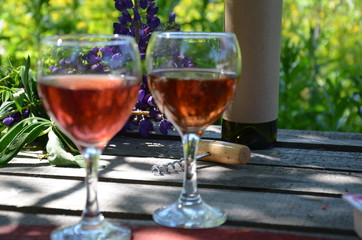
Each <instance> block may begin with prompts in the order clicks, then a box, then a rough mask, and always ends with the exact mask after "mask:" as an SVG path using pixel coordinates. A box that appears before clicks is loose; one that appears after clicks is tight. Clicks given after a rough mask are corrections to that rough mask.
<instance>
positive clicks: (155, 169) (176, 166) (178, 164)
mask: <svg viewBox="0 0 362 240" xmlns="http://www.w3.org/2000/svg"><path fill="white" fill-rule="evenodd" d="M210 155H211V154H210V153H209V152H206V153H204V154H200V155H198V156H196V160H198V159H200V158H203V157H206V156H210ZM184 160H185V159H184V158H181V159H179V160H176V161H172V162H168V163H164V164H158V165H153V166H152V168H151V172H152V173H153V175H161V176H162V175H164V174H165V173H166V174H171V173H172V172H182V171H183V170H184V163H183V162H184Z"/></svg>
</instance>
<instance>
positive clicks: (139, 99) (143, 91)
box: [138, 89, 146, 102]
mask: <svg viewBox="0 0 362 240" xmlns="http://www.w3.org/2000/svg"><path fill="white" fill-rule="evenodd" d="M145 94H146V93H145V90H144V89H141V90H139V91H138V101H139V102H141V101H142V100H143V98H144V97H145Z"/></svg>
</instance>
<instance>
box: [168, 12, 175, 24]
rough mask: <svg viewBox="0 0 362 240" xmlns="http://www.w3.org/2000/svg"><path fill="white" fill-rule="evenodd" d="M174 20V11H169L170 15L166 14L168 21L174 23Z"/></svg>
mask: <svg viewBox="0 0 362 240" xmlns="http://www.w3.org/2000/svg"><path fill="white" fill-rule="evenodd" d="M175 21H176V13H175V12H171V13H170V15H169V16H168V23H170V24H171V23H174V22H175Z"/></svg>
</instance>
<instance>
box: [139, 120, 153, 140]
mask: <svg viewBox="0 0 362 240" xmlns="http://www.w3.org/2000/svg"><path fill="white" fill-rule="evenodd" d="M151 131H154V128H153V124H152V122H151V121H150V120H148V119H146V118H143V119H142V120H141V121H140V125H139V129H138V132H139V133H140V134H141V136H143V137H147V136H148V135H149V134H150V132H151Z"/></svg>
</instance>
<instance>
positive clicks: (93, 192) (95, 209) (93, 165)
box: [82, 147, 103, 225]
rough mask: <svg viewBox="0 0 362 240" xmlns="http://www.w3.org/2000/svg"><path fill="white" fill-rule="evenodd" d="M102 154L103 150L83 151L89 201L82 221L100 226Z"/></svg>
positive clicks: (91, 149) (92, 148)
mask: <svg viewBox="0 0 362 240" xmlns="http://www.w3.org/2000/svg"><path fill="white" fill-rule="evenodd" d="M100 154H101V150H100V149H97V148H94V147H88V148H85V150H84V151H83V157H84V161H85V169H86V177H85V185H86V189H87V200H86V206H85V209H84V210H83V214H82V221H84V222H85V223H86V224H91V225H96V224H99V223H100V222H101V221H102V220H103V215H102V214H101V213H100V211H99V206H98V199H97V183H98V161H99V156H100Z"/></svg>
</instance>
